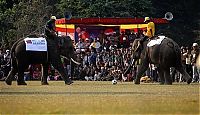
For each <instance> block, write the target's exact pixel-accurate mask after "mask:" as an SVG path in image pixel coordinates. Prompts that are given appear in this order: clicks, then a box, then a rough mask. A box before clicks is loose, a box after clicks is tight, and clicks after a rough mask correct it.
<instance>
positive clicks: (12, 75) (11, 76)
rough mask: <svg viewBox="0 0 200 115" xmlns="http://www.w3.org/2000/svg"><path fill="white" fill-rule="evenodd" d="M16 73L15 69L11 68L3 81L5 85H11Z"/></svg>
mask: <svg viewBox="0 0 200 115" xmlns="http://www.w3.org/2000/svg"><path fill="white" fill-rule="evenodd" d="M16 73H17V69H16V68H13V67H12V68H11V70H10V72H9V74H8V76H7V78H6V79H5V82H6V84H7V85H12V80H13V79H14V76H15V75H16Z"/></svg>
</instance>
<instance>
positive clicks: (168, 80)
mask: <svg viewBox="0 0 200 115" xmlns="http://www.w3.org/2000/svg"><path fill="white" fill-rule="evenodd" d="M164 78H165V84H166V85H172V77H171V76H170V68H166V69H165V70H164Z"/></svg>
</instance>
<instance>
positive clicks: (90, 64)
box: [0, 31, 200, 82]
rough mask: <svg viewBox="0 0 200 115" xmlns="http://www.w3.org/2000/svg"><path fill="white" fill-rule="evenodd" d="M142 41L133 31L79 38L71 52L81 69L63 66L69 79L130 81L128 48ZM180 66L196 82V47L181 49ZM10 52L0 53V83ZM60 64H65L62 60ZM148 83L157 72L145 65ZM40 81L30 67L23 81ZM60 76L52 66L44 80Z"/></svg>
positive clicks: (176, 76) (37, 72)
mask: <svg viewBox="0 0 200 115" xmlns="http://www.w3.org/2000/svg"><path fill="white" fill-rule="evenodd" d="M141 37H143V34H142V32H141V31H139V32H137V33H135V32H134V31H126V32H121V33H119V32H113V33H112V34H105V33H104V32H100V33H99V35H98V36H96V37H86V38H82V37H81V36H79V39H78V41H76V42H75V41H74V47H75V52H76V54H77V57H78V61H79V62H81V65H79V66H74V67H72V66H71V65H69V64H63V66H64V67H65V68H66V71H67V73H68V75H69V76H71V78H72V79H76V80H87V81H109V80H113V79H117V80H121V81H132V80H134V78H135V75H136V73H137V68H138V66H139V64H140V60H137V61H136V62H135V63H134V64H132V59H131V53H132V52H131V46H132V43H133V41H134V40H135V39H138V38H141ZM181 51H182V62H183V64H184V67H185V69H186V71H187V72H188V73H189V74H190V76H191V77H192V78H193V82H199V80H200V77H199V76H200V70H199V69H198V68H197V67H196V59H197V56H198V55H199V52H200V50H199V45H198V44H197V43H193V45H192V46H191V47H190V46H187V47H184V46H182V47H181ZM9 54H10V51H9V50H5V49H0V66H1V69H0V71H1V72H2V73H3V75H1V76H0V79H4V76H6V75H7V74H8V72H9V69H10V64H9V63H8V62H9V59H10V55H9ZM62 60H63V63H64V62H65V61H64V59H62ZM130 65H133V66H132V69H131V71H130V72H129V73H128V74H127V75H123V73H124V72H125V70H126V69H127V68H128V67H129V66H130ZM144 76H147V77H148V78H149V79H150V80H151V82H158V81H159V77H158V74H157V68H156V67H155V66H154V65H153V64H150V65H149V69H148V70H147V71H146V72H145V75H144ZM171 76H172V78H173V81H177V82H184V81H185V80H184V79H183V78H182V75H181V74H180V73H179V72H177V71H176V70H175V69H174V68H171ZM39 79H41V65H40V64H36V65H30V66H29V68H28V70H27V73H26V74H25V80H39ZM61 79H62V78H61V76H60V74H59V73H58V72H57V70H55V69H54V68H53V67H52V66H50V67H49V77H48V80H61Z"/></svg>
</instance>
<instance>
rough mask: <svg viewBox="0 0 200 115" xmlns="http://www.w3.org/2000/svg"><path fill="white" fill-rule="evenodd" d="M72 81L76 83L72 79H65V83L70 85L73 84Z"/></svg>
mask: <svg viewBox="0 0 200 115" xmlns="http://www.w3.org/2000/svg"><path fill="white" fill-rule="evenodd" d="M72 83H74V82H73V81H72V80H67V81H65V84H66V85H70V84H72Z"/></svg>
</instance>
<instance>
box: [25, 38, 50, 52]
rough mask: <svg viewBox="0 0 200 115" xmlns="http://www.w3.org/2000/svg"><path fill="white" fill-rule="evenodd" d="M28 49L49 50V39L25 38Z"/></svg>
mask: <svg viewBox="0 0 200 115" xmlns="http://www.w3.org/2000/svg"><path fill="white" fill-rule="evenodd" d="M24 42H25V44H26V51H47V41H46V39H45V38H43V37H39V38H25V39H24Z"/></svg>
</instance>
